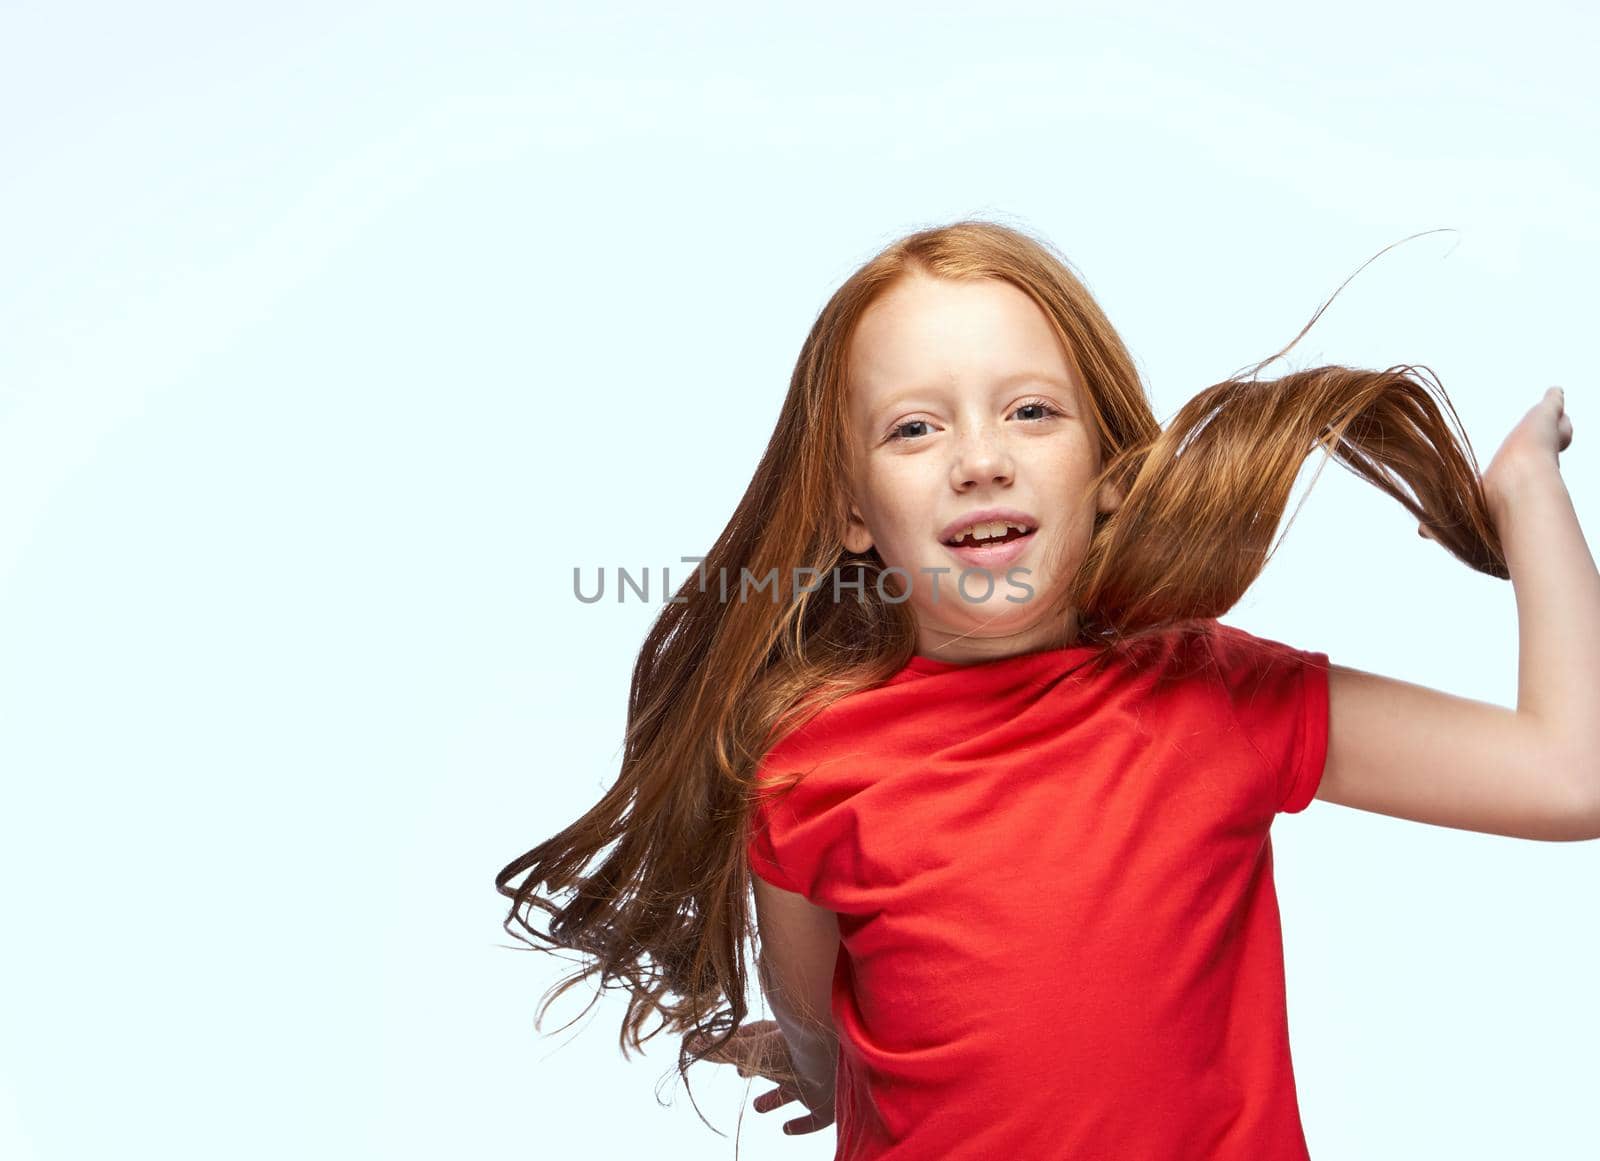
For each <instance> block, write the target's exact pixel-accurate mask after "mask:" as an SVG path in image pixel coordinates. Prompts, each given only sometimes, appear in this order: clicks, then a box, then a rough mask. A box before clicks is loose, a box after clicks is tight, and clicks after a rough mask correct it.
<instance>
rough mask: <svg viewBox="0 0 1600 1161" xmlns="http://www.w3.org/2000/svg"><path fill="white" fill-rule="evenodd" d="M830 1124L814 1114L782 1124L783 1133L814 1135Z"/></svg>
mask: <svg viewBox="0 0 1600 1161" xmlns="http://www.w3.org/2000/svg"><path fill="white" fill-rule="evenodd" d="M830 1123H831V1122H829V1121H825V1120H823V1119H822V1118H821V1117H819V1116H818V1115H817V1114H816V1113H807V1114H806V1115H805V1116H803V1117H797V1118H795V1119H794V1120H792V1121H785V1122H784V1123H783V1131H784V1132H785V1133H791V1134H793V1133H815V1132H816V1131H817V1130H818V1129H821V1128H825V1127H826V1126H827V1125H829V1124H830Z"/></svg>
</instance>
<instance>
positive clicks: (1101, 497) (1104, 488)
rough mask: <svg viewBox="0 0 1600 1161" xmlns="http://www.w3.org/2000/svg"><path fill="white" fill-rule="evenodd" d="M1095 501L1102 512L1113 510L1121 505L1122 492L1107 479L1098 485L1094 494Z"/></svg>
mask: <svg viewBox="0 0 1600 1161" xmlns="http://www.w3.org/2000/svg"><path fill="white" fill-rule="evenodd" d="M1095 500H1096V503H1097V505H1098V507H1099V509H1100V511H1102V512H1115V511H1116V510H1117V509H1118V508H1120V507H1122V493H1121V492H1119V491H1118V490H1117V489H1116V488H1115V487H1114V486H1113V485H1112V483H1111V481H1110V480H1107V481H1106V482H1105V483H1103V484H1101V485H1100V490H1099V492H1097V493H1096V494H1095Z"/></svg>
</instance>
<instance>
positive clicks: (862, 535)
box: [844, 504, 872, 555]
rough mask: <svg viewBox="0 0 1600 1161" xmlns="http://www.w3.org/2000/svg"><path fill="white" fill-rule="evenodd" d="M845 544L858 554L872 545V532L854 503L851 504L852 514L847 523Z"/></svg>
mask: <svg viewBox="0 0 1600 1161" xmlns="http://www.w3.org/2000/svg"><path fill="white" fill-rule="evenodd" d="M844 546H845V548H847V549H848V550H849V551H851V552H853V553H856V554H858V555H859V554H860V553H863V552H866V551H867V550H868V549H869V548H871V547H872V533H871V531H869V530H868V528H867V523H866V521H865V520H863V519H861V513H860V512H859V511H857V509H856V506H855V505H854V504H851V505H850V515H849V517H848V518H847V521H846V524H845V529H844Z"/></svg>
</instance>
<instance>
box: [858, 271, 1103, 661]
mask: <svg viewBox="0 0 1600 1161" xmlns="http://www.w3.org/2000/svg"><path fill="white" fill-rule="evenodd" d="M847 373H848V382H849V393H850V395H849V409H850V427H851V431H850V451H851V456H852V472H851V476H852V479H851V490H850V497H851V500H852V504H851V506H850V509H849V511H850V523H849V526H848V528H847V529H846V534H845V546H846V547H847V548H848V549H849V550H850V551H852V552H865V551H867V550H868V549H869V548H872V547H874V546H876V547H877V550H878V554H879V556H881V557H882V558H883V562H884V564H885V565H886V566H889V567H898V568H900V569H903V570H904V572H903V573H901V574H897V575H898V578H899V580H900V582H901V583H902V584H904V583H905V582H906V579H907V577H908V576H909V578H910V580H909V583H910V587H911V596H910V598H909V603H910V605H911V608H912V610H913V611H914V613H915V614H916V619H917V652H918V653H932V654H933V655H935V656H938V657H940V658H942V659H947V660H952V661H981V660H985V659H988V658H994V657H1001V656H1007V655H1010V654H1013V653H1022V652H1031V651H1033V650H1036V649H1046V648H1052V647H1054V646H1056V645H1059V644H1064V643H1066V642H1068V641H1070V640H1071V638H1072V636H1073V635H1074V634H1075V632H1076V628H1077V626H1076V614H1075V613H1074V614H1073V615H1072V617H1071V619H1070V620H1069V621H1068V623H1066V624H1063V623H1062V622H1061V621H1060V620H1059V619H1052V620H1048V621H1047V620H1046V619H1045V613H1046V611H1047V609H1048V606H1049V603H1050V598H1052V597H1054V596H1055V595H1056V594H1057V593H1058V592H1059V591H1060V588H1061V586H1063V585H1065V584H1066V583H1067V582H1068V581H1069V580H1070V579H1071V573H1070V572H1069V571H1068V570H1069V569H1072V570H1075V569H1076V568H1077V566H1078V564H1079V562H1080V561H1081V560H1082V559H1083V554H1084V552H1085V551H1086V550H1087V547H1088V543H1089V537H1090V535H1091V533H1092V532H1093V528H1094V515H1095V511H1096V509H1097V508H1101V509H1104V510H1107V511H1109V510H1110V509H1112V508H1114V507H1115V506H1116V496H1115V494H1114V493H1113V492H1111V490H1110V489H1109V487H1103V488H1102V489H1101V491H1100V493H1099V494H1098V495H1096V496H1088V497H1087V499H1086V500H1085V502H1084V503H1083V504H1082V505H1079V506H1076V507H1074V498H1075V497H1078V496H1086V495H1087V493H1086V491H1085V489H1086V488H1087V487H1088V485H1089V483H1090V481H1092V480H1093V478H1094V476H1095V474H1096V473H1097V472H1098V471H1099V470H1100V468H1101V460H1100V449H1099V441H1098V439H1097V438H1096V435H1095V432H1094V430H1093V427H1092V421H1091V419H1090V416H1089V413H1088V411H1087V409H1086V406H1085V403H1086V399H1087V392H1086V390H1085V388H1084V385H1083V383H1082V380H1081V379H1079V377H1078V376H1077V374H1076V373H1075V372H1074V371H1073V369H1072V366H1071V365H1070V364H1069V363H1068V361H1067V358H1066V354H1065V352H1064V351H1063V350H1062V347H1061V343H1060V341H1059V340H1058V339H1057V338H1056V334H1055V331H1054V330H1052V329H1051V327H1050V324H1049V322H1048V321H1047V320H1046V318H1045V315H1044V312H1043V311H1041V310H1040V309H1039V307H1038V306H1036V305H1035V304H1034V302H1033V300H1032V299H1031V298H1029V297H1028V296H1027V295H1026V294H1024V293H1023V292H1022V291H1021V290H1019V289H1017V288H1016V287H1015V286H1012V285H1011V284H1010V283H1008V282H1004V281H1001V280H999V279H994V278H984V279H977V280H968V281H961V282H956V281H948V280H945V279H938V278H932V277H929V276H926V275H921V274H915V275H911V276H909V277H907V278H905V279H903V280H901V281H900V282H898V283H896V284H895V285H894V286H893V287H892V288H891V289H890V290H889V291H887V292H886V293H885V294H884V295H883V296H882V297H880V298H879V299H878V300H877V301H876V302H874V303H873V304H872V306H870V307H869V308H868V309H867V311H866V312H865V313H864V314H863V315H862V317H861V321H860V324H859V326H858V328H857V330H856V333H855V337H854V339H853V341H852V343H851V346H850V351H849V353H848V360H847ZM990 509H1001V510H1003V511H1002V512H1000V513H999V514H998V516H997V517H996V520H997V521H998V522H1002V523H1003V522H1009V523H1011V524H1013V525H1015V524H1021V525H1022V526H1023V528H1024V529H1026V531H1025V532H1023V533H1022V534H1020V535H1019V534H1018V533H1017V532H1016V531H1015V530H1013V529H1009V528H1008V529H1004V530H1003V532H1004V535H1005V536H1006V537H1007V538H1009V539H1008V540H1007V541H1005V542H1003V543H995V544H991V545H989V546H987V547H984V546H972V545H971V542H970V541H969V542H968V545H966V546H963V545H961V544H951V543H950V541H952V540H954V539H955V537H956V536H957V535H958V534H959V533H960V532H961V531H962V530H963V529H965V528H966V527H967V526H969V525H971V524H972V522H973V518H974V517H982V516H983V514H984V513H985V512H986V511H987V510H990ZM1001 531H1002V529H999V528H996V527H994V526H993V525H992V524H991V525H990V526H989V527H986V528H980V529H979V530H978V534H979V535H989V534H992V533H996V532H1001ZM1052 559H1054V560H1055V561H1057V562H1058V567H1057V568H1056V569H1054V570H1052V569H1051V566H1050V562H1051V560H1052ZM941 570H942V571H941ZM984 570H987V574H986V572H985V571H984ZM964 571H966V573H967V575H966V577H965V579H964V580H963V578H962V574H963V572H964ZM991 576H992V578H993V583H992V585H991V584H990V582H989V578H990V577H991ZM1029 589H1031V590H1032V592H1031V594H1030V593H1029ZM894 591H895V590H894V589H893V588H892V587H887V586H886V588H885V592H888V593H893V592H894ZM1024 598H1026V599H1024Z"/></svg>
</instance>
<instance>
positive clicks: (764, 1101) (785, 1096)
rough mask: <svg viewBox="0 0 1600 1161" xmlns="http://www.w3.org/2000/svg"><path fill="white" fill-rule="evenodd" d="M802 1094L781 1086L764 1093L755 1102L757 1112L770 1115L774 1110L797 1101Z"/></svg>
mask: <svg viewBox="0 0 1600 1161" xmlns="http://www.w3.org/2000/svg"><path fill="white" fill-rule="evenodd" d="M799 1095H800V1094H799V1093H798V1092H793V1091H791V1090H789V1089H786V1088H784V1087H783V1086H782V1085H779V1086H778V1087H777V1088H775V1089H773V1090H771V1091H770V1092H764V1093H762V1094H761V1095H760V1096H758V1097H756V1099H755V1101H754V1102H753V1104H754V1107H755V1110H756V1112H758V1113H770V1112H771V1111H772V1110H773V1109H781V1108H782V1107H783V1106H784V1105H786V1104H788V1103H789V1102H790V1101H792V1100H795V1099H796V1098H797V1097H798V1096H799Z"/></svg>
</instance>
